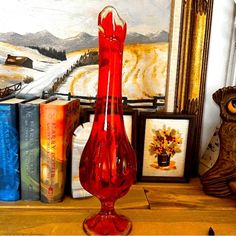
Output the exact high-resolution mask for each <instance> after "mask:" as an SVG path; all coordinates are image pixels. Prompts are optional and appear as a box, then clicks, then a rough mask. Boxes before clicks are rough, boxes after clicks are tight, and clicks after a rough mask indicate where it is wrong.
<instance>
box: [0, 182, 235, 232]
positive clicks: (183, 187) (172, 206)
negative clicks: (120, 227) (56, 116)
mask: <svg viewBox="0 0 236 236" xmlns="http://www.w3.org/2000/svg"><path fill="white" fill-rule="evenodd" d="M144 192H145V193H146V196H145V194H144ZM138 195H140V196H138ZM143 197H144V198H145V199H143ZM146 197H147V198H146ZM141 198H142V200H141ZM90 200H91V202H90V203H91V205H90V206H89V204H90V203H89V202H88V199H84V200H81V199H75V200H74V199H70V198H69V197H68V198H67V199H65V201H63V202H62V203H58V204H40V203H39V202H35V204H36V203H37V204H38V205H40V206H32V205H31V203H32V202H28V203H29V204H28V206H27V205H25V206H23V205H22V204H23V203H21V202H22V201H19V202H17V204H18V205H17V204H15V207H9V204H10V203H5V204H4V203H1V208H0V235H2V234H4V235H16V234H17V235H32V234H37V235H39V234H42V235H84V232H83V230H82V222H83V220H84V219H85V218H86V217H87V216H89V215H91V214H94V213H96V212H97V211H98V209H99V203H98V202H97V203H96V201H95V199H93V198H90ZM144 200H145V201H144ZM235 200H236V199H233V198H215V197H210V196H207V195H205V194H204V192H203V191H202V187H201V185H200V182H199V179H194V180H192V181H191V182H190V183H181V184H180V183H176V184H175V183H137V184H136V185H135V186H133V188H132V190H131V191H130V192H129V194H128V195H127V196H126V197H124V198H123V199H121V200H120V202H119V203H117V207H116V208H117V212H118V213H121V214H124V215H126V216H127V217H129V218H130V219H131V220H132V222H133V230H132V232H131V235H207V234H208V230H209V228H210V227H212V228H213V230H214V232H215V234H216V235H236V201H235ZM92 201H93V203H92ZM148 201H149V204H150V209H147V206H148ZM19 203H21V204H19ZM143 204H144V205H145V204H146V205H145V206H144V205H143ZM12 205H14V204H13V203H12ZM42 206H43V207H42Z"/></svg>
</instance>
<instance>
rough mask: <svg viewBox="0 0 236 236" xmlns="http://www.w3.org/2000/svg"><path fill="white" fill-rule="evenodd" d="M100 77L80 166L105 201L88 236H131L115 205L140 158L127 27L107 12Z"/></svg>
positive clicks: (86, 182)
mask: <svg viewBox="0 0 236 236" xmlns="http://www.w3.org/2000/svg"><path fill="white" fill-rule="evenodd" d="M98 28H99V78H98V93H97V102H96V110H95V117H94V123H93V127H92V131H91V134H90V138H89V140H88V142H87V144H86V146H85V148H84V151H83V153H82V156H81V161H80V181H81V184H82V186H83V187H84V188H85V189H86V190H87V191H88V192H90V193H91V194H92V195H94V196H96V197H97V198H98V199H99V200H100V201H101V210H100V212H99V213H98V214H96V215H93V216H91V217H89V218H87V219H85V220H84V223H83V228H84V231H85V232H86V233H87V234H89V235H94V234H97V235H114V234H119V235H122V234H124V235H126V234H128V233H129V232H130V231H131V228H132V223H131V221H130V220H129V219H128V218H127V217H125V216H123V215H119V214H117V213H116V211H115V210H114V204H115V201H116V200H117V199H118V198H121V197H122V196H124V195H125V194H126V193H127V192H128V191H129V189H130V186H131V185H132V184H133V183H134V180H135V178H136V157H135V153H134V150H133V148H132V146H131V144H130V143H129V140H128V138H127V135H126V132H125V127H124V122H123V112H122V95H121V86H122V57H123V47H124V40H125V37H126V23H125V22H124V21H123V20H122V19H121V18H120V16H119V15H118V13H117V11H116V10H115V9H114V8H113V7H111V6H108V7H105V8H104V9H103V10H102V11H101V12H100V14H99V16H98Z"/></svg>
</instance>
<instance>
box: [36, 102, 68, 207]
mask: <svg viewBox="0 0 236 236" xmlns="http://www.w3.org/2000/svg"><path fill="white" fill-rule="evenodd" d="M64 109H65V108H64V107H54V106H50V105H47V104H41V105H40V151H41V153H40V183H41V201H42V202H49V203H54V202H59V201H62V199H63V196H64V188H65V178H66V158H65V156H66V153H65V152H66V150H65V110H64Z"/></svg>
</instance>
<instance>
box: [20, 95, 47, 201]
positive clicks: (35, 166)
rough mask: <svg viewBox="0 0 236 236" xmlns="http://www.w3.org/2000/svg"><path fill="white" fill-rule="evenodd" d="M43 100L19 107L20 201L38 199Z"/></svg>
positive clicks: (22, 104)
mask: <svg viewBox="0 0 236 236" xmlns="http://www.w3.org/2000/svg"><path fill="white" fill-rule="evenodd" d="M43 102H45V100H43V99H40V98H39V99H35V100H32V101H28V102H25V103H24V102H23V103H21V104H20V105H19V126H20V177H21V178H20V179H21V199H22V200H39V199H40V184H39V183H40V181H39V179H40V177H39V173H40V169H39V167H40V165H39V160H40V133H39V125H40V124H39V104H40V103H43Z"/></svg>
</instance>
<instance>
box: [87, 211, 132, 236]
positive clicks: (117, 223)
mask: <svg viewBox="0 0 236 236" xmlns="http://www.w3.org/2000/svg"><path fill="white" fill-rule="evenodd" d="M83 229H84V232H85V233H86V234H88V235H128V234H129V233H130V232H131V229H132V222H131V221H130V220H129V218H127V217H126V216H124V215H118V214H116V213H112V214H102V213H98V214H96V215H93V216H91V217H89V218H87V219H85V220H84V222H83Z"/></svg>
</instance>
